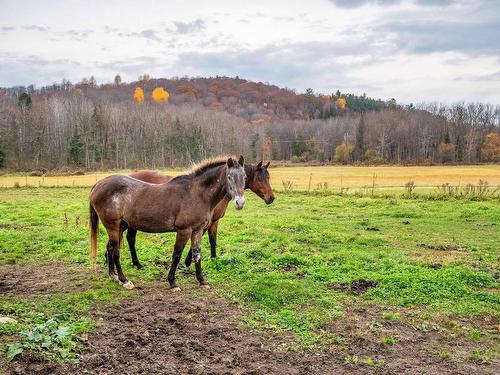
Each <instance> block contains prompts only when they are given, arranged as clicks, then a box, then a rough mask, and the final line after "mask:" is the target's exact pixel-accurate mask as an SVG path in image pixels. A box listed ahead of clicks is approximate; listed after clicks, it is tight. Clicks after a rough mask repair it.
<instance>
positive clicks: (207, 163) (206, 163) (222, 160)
mask: <svg viewBox="0 0 500 375" xmlns="http://www.w3.org/2000/svg"><path fill="white" fill-rule="evenodd" d="M229 158H230V156H218V157H216V158H210V159H206V160H203V161H201V162H199V163H196V164H193V165H192V166H191V168H190V169H188V170H187V171H185V172H184V173H182V174H180V175H179V176H177V177H175V178H174V179H172V180H171V181H170V182H172V181H174V180H177V181H179V180H181V179H186V178H194V177H198V176H201V175H203V174H204V173H206V172H208V171H211V170H212V169H214V168H217V167H220V166H223V165H225V164H226V163H227V159H229ZM233 159H234V158H233ZM235 160H237V159H235Z"/></svg>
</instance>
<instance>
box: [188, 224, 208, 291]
mask: <svg viewBox="0 0 500 375" xmlns="http://www.w3.org/2000/svg"><path fill="white" fill-rule="evenodd" d="M202 236H203V230H200V231H196V232H194V233H193V235H192V236H191V249H192V250H193V262H194V265H195V269H196V279H197V280H198V282H199V283H200V286H201V287H202V288H203V289H210V286H209V285H208V284H207V282H206V281H205V280H204V278H203V273H202V271H201V237H202Z"/></svg>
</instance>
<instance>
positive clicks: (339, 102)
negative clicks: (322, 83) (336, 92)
mask: <svg viewBox="0 0 500 375" xmlns="http://www.w3.org/2000/svg"><path fill="white" fill-rule="evenodd" d="M346 104H347V102H346V101H345V99H344V98H338V99H337V105H338V106H339V107H340V108H341V109H345V107H346Z"/></svg>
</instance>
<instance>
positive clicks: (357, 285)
mask: <svg viewBox="0 0 500 375" xmlns="http://www.w3.org/2000/svg"><path fill="white" fill-rule="evenodd" d="M377 285H378V282H377V281H374V280H363V279H362V280H356V281H352V282H350V283H336V284H330V285H328V288H330V289H334V290H339V291H341V292H345V293H348V294H362V293H365V292H366V291H367V290H368V289H370V288H375V287H376V286H377Z"/></svg>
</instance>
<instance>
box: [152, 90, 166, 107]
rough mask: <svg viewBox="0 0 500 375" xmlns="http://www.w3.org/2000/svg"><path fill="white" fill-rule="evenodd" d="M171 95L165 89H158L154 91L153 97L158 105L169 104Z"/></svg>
mask: <svg viewBox="0 0 500 375" xmlns="http://www.w3.org/2000/svg"><path fill="white" fill-rule="evenodd" d="M169 96H170V94H169V93H168V92H166V91H165V89H164V88H163V87H157V88H155V89H154V90H153V92H152V94H151V97H152V98H153V100H154V101H155V102H156V103H162V102H168V98H169Z"/></svg>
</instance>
